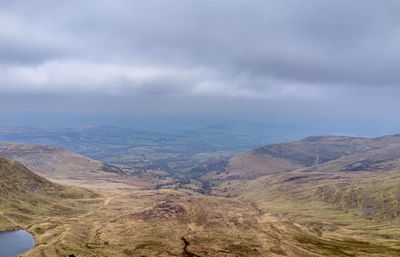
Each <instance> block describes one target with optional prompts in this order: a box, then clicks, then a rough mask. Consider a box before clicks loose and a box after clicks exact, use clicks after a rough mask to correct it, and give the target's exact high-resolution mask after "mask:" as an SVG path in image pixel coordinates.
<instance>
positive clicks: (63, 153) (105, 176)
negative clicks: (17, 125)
mask: <svg viewBox="0 0 400 257" xmlns="http://www.w3.org/2000/svg"><path fill="white" fill-rule="evenodd" d="M0 155H3V156H5V157H7V158H10V159H13V160H16V161H19V162H21V163H23V164H24V165H25V166H26V167H27V168H29V169H30V170H32V171H33V172H35V173H37V174H39V175H40V176H43V177H45V178H47V179H49V180H51V181H54V182H57V183H61V184H68V185H75V186H84V187H88V188H92V189H100V190H124V189H125V190H129V189H131V188H132V186H134V187H135V186H136V187H152V186H154V185H155V184H157V183H164V181H162V180H161V181H158V180H157V179H155V178H154V181H151V180H149V178H147V177H144V176H141V177H139V176H135V177H124V176H121V175H119V174H116V173H112V172H104V170H109V169H105V167H108V166H110V165H106V166H105V165H103V164H102V163H101V162H99V161H95V160H92V159H90V158H88V157H85V156H82V155H79V154H76V153H73V152H70V151H67V150H65V149H62V148H58V147H53V146H48V145H36V144H24V143H0ZM110 167H111V168H115V167H114V166H110ZM143 177H144V178H143Z"/></svg>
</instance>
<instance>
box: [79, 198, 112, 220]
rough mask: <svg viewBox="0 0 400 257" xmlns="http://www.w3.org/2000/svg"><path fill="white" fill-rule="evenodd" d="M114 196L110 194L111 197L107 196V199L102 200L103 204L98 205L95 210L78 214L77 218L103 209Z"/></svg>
mask: <svg viewBox="0 0 400 257" xmlns="http://www.w3.org/2000/svg"><path fill="white" fill-rule="evenodd" d="M116 197H117V196H112V197H109V198H107V199H106V200H105V201H104V203H103V205H101V206H99V208H97V209H96V210H95V211H91V212H88V213H85V214H82V215H80V216H79V218H83V217H86V216H89V215H92V214H93V213H95V212H96V211H99V210H101V209H103V208H104V207H105V206H107V205H108V204H109V203H110V202H111V200H113V199H114V198H116Z"/></svg>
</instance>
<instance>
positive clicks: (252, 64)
mask: <svg viewBox="0 0 400 257" xmlns="http://www.w3.org/2000/svg"><path fill="white" fill-rule="evenodd" d="M399 7H400V4H399V3H398V1H391V0H387V1H373V0H355V1H345V0H340V1H319V0H314V1H301V2H300V1H294V0H293V1H289V0H282V1H266V0H252V1H244V0H229V1H215V0H214V1H211V0H206V1H188V0H171V1H162V0H149V1H122V0H119V1H111V0H108V1H107V0H105V1H95V0H86V1H63V2H55V1H49V0H41V1H35V3H27V2H24V1H3V2H2V4H1V5H0V14H7V15H2V16H1V17H2V18H0V19H1V20H2V21H1V22H6V23H7V24H10V26H14V27H10V28H9V29H8V30H6V32H9V33H5V32H4V33H5V40H3V41H2V42H1V43H0V59H1V61H0V63H1V64H0V65H1V70H0V72H3V74H2V75H4V72H5V71H10V70H12V69H14V70H18V69H19V70H21V69H22V68H24V69H25V72H26V70H27V69H28V70H30V71H31V72H30V73H29V72H28V74H27V73H16V74H14V77H10V76H9V77H8V78H7V80H5V79H4V77H5V76H2V77H3V79H1V78H0V82H1V84H2V86H1V88H0V90H1V89H4V88H7V90H10V88H13V90H18V87H20V90H24V91H26V90H28V89H29V90H37V91H40V90H42V91H43V90H45V91H50V92H53V91H57V92H62V91H70V90H73V91H76V92H79V90H86V91H87V90H93V91H99V92H104V93H115V91H123V92H130V93H132V94H135V95H140V94H143V95H148V96H153V95H183V96H196V95H200V96H204V95H209V96H212V95H215V96H225V97H245V98H248V97H260V96H262V97H265V98H266V99H273V98H274V97H275V98H277V99H282V97H283V98H287V99H290V97H292V98H294V99H297V98H305V99H309V98H313V97H314V98H323V97H326V95H330V94H332V92H334V94H335V95H336V96H339V97H340V95H341V94H343V95H345V94H347V93H348V92H349V91H348V90H347V89H346V87H348V88H349V87H354V88H356V89H355V91H357V90H359V91H361V90H371V89H369V88H378V87H382V86H387V87H397V85H398V84H399V83H400V73H399V72H398V71H397V67H399V66H400V48H399V47H398V45H399V40H400V36H399V35H400V15H399V11H398V10H400V8H399ZM49 63H58V64H59V66H58V67H59V68H60V69H61V70H60V71H54V70H52V68H51V66H50V68H49V65H48V64H49ZM71 63H75V64H77V66H78V67H80V68H71ZM87 64H90V65H87ZM104 64H107V65H108V66H109V67H113V68H112V71H110V70H108V71H105V70H104ZM149 67H150V69H156V70H157V71H158V72H159V73H161V74H162V75H157V74H152V76H147V77H146V78H137V77H135V76H133V75H131V73H132V72H133V73H135V72H134V70H135V69H138V70H141V71H143V69H147V68H149ZM22 70H23V69H22ZM187 72H188V73H190V75H185V73H187ZM39 73H40V74H41V75H40V74H39ZM85 73H87V75H82V74H85ZM180 73H183V75H182V76H181V75H180ZM21 74H22V75H24V76H20V75H21ZM35 74H36V75H37V76H39V77H37V76H36V75H35ZM8 75H9V74H8ZM35 76H36V77H35ZM40 76H42V78H40ZM43 77H45V78H43ZM352 92H353V93H354V91H352ZM356 94H357V92H356V93H354V95H356Z"/></svg>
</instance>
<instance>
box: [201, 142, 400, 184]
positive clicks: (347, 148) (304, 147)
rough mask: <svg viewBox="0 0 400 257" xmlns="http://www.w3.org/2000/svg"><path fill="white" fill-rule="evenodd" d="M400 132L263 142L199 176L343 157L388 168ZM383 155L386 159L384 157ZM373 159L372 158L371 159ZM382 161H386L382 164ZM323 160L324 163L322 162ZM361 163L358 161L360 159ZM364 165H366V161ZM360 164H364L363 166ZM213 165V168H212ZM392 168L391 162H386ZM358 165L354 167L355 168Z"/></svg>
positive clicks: (270, 170) (248, 175) (250, 174)
mask: <svg viewBox="0 0 400 257" xmlns="http://www.w3.org/2000/svg"><path fill="white" fill-rule="evenodd" d="M398 153H400V136H387V137H380V138H374V139H368V138H353V137H335V136H326V137H308V138H306V139H304V140H301V141H295V142H289V143H282V144H274V145H267V146H264V147H260V148H258V149H255V150H253V151H250V152H247V153H245V154H243V155H239V156H236V157H233V158H231V159H229V160H228V161H227V162H225V163H224V165H213V166H210V168H208V169H206V170H204V171H203V172H204V173H205V175H204V176H203V178H205V179H212V180H221V179H222V180H225V179H238V178H239V179H252V178H256V177H260V176H263V175H268V174H274V173H281V172H288V171H292V170H295V169H300V168H307V167H311V169H312V170H313V171H314V170H315V169H316V166H317V168H323V167H327V170H328V171H330V170H331V167H332V166H329V164H331V163H335V160H337V161H338V162H337V164H334V165H336V166H338V163H339V162H340V161H341V160H343V163H342V166H343V168H346V167H345V165H349V164H351V163H350V162H349V160H350V159H351V160H354V165H355V166H354V167H348V168H353V169H355V170H365V169H363V167H362V166H361V167H358V166H357V165H360V164H357V160H358V161H363V160H364V161H365V160H372V162H375V163H376V164H377V165H378V164H379V165H381V168H382V169H386V170H387V169H388V167H389V166H388V165H389V161H390V162H393V163H394V164H396V165H398V167H400V158H399V157H398V155H397V154H398ZM385 158H386V159H385ZM375 159H376V160H375ZM384 163H386V164H388V165H386V166H383V164H384ZM324 164H325V165H324ZM361 165H362V163H361ZM365 165H370V163H368V162H366V163H365ZM365 165H364V166H365ZM215 167H217V169H215ZM390 167H391V168H393V167H394V166H393V165H392V166H390ZM357 168H358V169H357Z"/></svg>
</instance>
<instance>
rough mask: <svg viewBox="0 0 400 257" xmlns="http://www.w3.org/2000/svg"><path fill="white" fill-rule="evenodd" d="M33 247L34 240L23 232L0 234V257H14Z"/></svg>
mask: <svg viewBox="0 0 400 257" xmlns="http://www.w3.org/2000/svg"><path fill="white" fill-rule="evenodd" d="M33 247H35V240H34V238H33V236H32V235H31V234H29V233H28V232H26V231H25V230H19V231H6V232H0V257H15V256H17V255H20V254H23V253H25V252H27V251H29V250H30V249H32V248H33Z"/></svg>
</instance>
